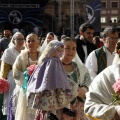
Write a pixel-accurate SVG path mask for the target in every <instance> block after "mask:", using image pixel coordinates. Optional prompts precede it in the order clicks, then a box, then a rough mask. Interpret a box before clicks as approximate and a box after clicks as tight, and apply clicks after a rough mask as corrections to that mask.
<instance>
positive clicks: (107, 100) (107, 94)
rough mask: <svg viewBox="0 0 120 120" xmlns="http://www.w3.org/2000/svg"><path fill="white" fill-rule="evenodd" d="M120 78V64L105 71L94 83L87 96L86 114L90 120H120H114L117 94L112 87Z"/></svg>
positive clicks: (116, 119) (119, 119)
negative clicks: (114, 98) (113, 98)
mask: <svg viewBox="0 0 120 120" xmlns="http://www.w3.org/2000/svg"><path fill="white" fill-rule="evenodd" d="M119 78H120V63H119V64H114V65H111V66H109V67H107V68H106V69H105V70H103V71H102V72H101V73H100V74H99V75H98V76H97V77H96V78H95V79H94V81H93V82H92V84H91V85H90V87H89V92H88V93H87V94H86V102H85V113H86V115H87V116H88V118H89V119H90V120H120V117H117V118H115V119H114V116H115V113H116V110H115V106H114V105H110V104H111V103H112V97H113V94H114V93H115V92H114V90H113V88H112V86H113V84H114V83H115V82H116V81H117V80H118V79H119Z"/></svg>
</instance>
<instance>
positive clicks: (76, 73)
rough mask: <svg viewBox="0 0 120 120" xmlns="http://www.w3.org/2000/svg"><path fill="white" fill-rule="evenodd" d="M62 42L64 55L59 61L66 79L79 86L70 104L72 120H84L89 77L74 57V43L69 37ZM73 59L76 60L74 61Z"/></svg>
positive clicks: (82, 65)
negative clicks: (73, 113) (72, 112)
mask: <svg viewBox="0 0 120 120" xmlns="http://www.w3.org/2000/svg"><path fill="white" fill-rule="evenodd" d="M62 42H63V44H64V53H63V56H62V58H61V61H62V63H63V66H64V69H65V71H66V74H67V77H68V79H71V80H73V81H75V82H76V83H77V84H78V86H79V95H78V96H77V98H75V99H74V100H73V101H72V102H71V104H70V109H71V110H72V111H74V112H75V113H76V117H74V120H81V119H82V120H86V117H85V115H84V101H85V93H86V92H87V91H88V87H89V85H90V83H91V79H90V75H89V73H88V70H87V69H86V67H85V66H84V64H82V63H81V61H80V59H79V58H78V57H77V55H76V47H77V46H76V42H75V41H74V40H73V39H71V38H70V37H66V38H64V39H62ZM74 58H77V59H75V61H74V60H73V59H74Z"/></svg>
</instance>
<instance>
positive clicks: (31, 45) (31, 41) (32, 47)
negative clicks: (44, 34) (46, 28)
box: [26, 36, 40, 52]
mask: <svg viewBox="0 0 120 120" xmlns="http://www.w3.org/2000/svg"><path fill="white" fill-rule="evenodd" d="M39 42H40V41H39V40H38V39H37V37H35V36H29V37H28V38H27V40H26V47H27V48H28V49H29V51H30V52H37V48H38V47H39V45H40V44H39Z"/></svg>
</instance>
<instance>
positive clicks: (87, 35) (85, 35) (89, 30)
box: [81, 28, 94, 42]
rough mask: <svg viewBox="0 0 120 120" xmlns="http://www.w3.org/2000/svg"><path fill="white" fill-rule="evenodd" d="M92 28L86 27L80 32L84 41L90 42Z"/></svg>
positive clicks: (92, 32)
mask: <svg viewBox="0 0 120 120" xmlns="http://www.w3.org/2000/svg"><path fill="white" fill-rule="evenodd" d="M93 34H94V29H90V28H87V30H86V31H85V32H81V35H83V37H84V39H85V40H86V41H89V42H92V40H93Z"/></svg>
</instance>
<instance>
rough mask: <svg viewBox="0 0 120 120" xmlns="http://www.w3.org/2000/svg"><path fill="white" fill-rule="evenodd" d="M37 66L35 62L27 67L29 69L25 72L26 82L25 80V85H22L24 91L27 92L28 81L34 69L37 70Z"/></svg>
mask: <svg viewBox="0 0 120 120" xmlns="http://www.w3.org/2000/svg"><path fill="white" fill-rule="evenodd" d="M36 66H37V65H36V64H33V65H31V66H29V67H28V68H27V70H26V71H25V72H24V76H25V79H24V82H23V85H22V88H23V91H24V93H26V90H27V83H28V81H29V78H30V76H31V75H32V73H33V71H34V70H35V68H36Z"/></svg>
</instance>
